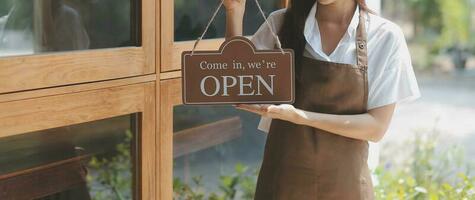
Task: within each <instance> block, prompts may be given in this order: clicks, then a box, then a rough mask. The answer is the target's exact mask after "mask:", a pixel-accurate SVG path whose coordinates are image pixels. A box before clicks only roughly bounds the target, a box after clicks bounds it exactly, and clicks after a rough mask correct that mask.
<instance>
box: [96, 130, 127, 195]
mask: <svg viewBox="0 0 475 200" xmlns="http://www.w3.org/2000/svg"><path fill="white" fill-rule="evenodd" d="M125 135H126V138H125V140H124V142H122V143H119V144H117V146H116V151H117V154H115V155H114V156H113V157H106V156H104V157H98V156H94V157H92V159H91V160H90V161H89V165H88V169H90V171H91V172H92V173H89V174H88V175H87V180H88V183H89V184H88V186H89V190H90V191H91V193H92V194H94V196H93V199H95V200H102V199H119V200H126V199H132V194H131V188H132V181H130V180H132V178H131V177H132V174H131V165H130V163H131V155H130V142H131V141H132V138H133V135H132V132H131V131H130V130H127V131H126V134H125ZM96 182H98V183H100V185H95V184H97V183H96Z"/></svg>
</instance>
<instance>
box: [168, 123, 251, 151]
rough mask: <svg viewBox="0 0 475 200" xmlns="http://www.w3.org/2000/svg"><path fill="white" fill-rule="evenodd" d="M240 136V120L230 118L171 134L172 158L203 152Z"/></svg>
mask: <svg viewBox="0 0 475 200" xmlns="http://www.w3.org/2000/svg"><path fill="white" fill-rule="evenodd" d="M241 135H242V123H241V118H239V117H232V118H228V119H224V120H220V121H217V122H213V123H209V124H206V125H202V126H198V127H194V128H190V129H186V130H182V131H179V132H176V133H174V134H173V157H174V158H177V157H180V156H183V155H187V154H190V153H194V152H197V151H200V150H204V149H207V148H210V147H213V146H216V145H219V144H222V143H225V142H228V141H231V140H233V139H236V138H238V137H240V136H241Z"/></svg>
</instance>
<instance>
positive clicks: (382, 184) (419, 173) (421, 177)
mask: <svg viewBox="0 0 475 200" xmlns="http://www.w3.org/2000/svg"><path fill="white" fill-rule="evenodd" d="M438 138H439V132H438V131H436V130H432V131H431V132H429V133H417V134H416V137H415V139H414V140H413V141H411V142H409V145H410V146H412V149H411V151H410V154H409V158H410V159H407V160H406V162H404V163H402V164H399V165H396V166H392V165H391V163H389V162H388V163H386V164H385V165H384V166H385V167H380V168H378V169H377V170H376V173H375V174H376V176H377V182H378V184H377V186H376V187H375V193H376V197H377V199H381V200H383V199H384V200H386V199H387V200H393V199H396V200H398V199H401V200H402V199H414V200H422V199H424V200H425V199H429V200H439V199H447V200H452V199H467V200H468V199H475V188H474V185H475V177H473V176H471V174H470V171H471V169H472V168H471V166H470V165H469V163H468V162H467V161H466V160H465V158H464V151H463V149H462V148H460V147H459V146H457V145H451V146H449V147H448V148H446V149H444V150H438V149H437V148H436V147H438V146H439V145H438V144H439V142H438V141H439V140H438Z"/></svg>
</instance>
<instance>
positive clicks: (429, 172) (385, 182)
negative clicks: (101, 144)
mask: <svg viewBox="0 0 475 200" xmlns="http://www.w3.org/2000/svg"><path fill="white" fill-rule="evenodd" d="M438 135H439V133H438V132H437V131H435V130H434V131H432V132H429V133H417V134H416V137H415V139H414V140H413V141H409V142H407V143H406V144H405V145H404V149H407V147H411V149H410V152H409V153H410V156H409V157H410V159H406V162H404V163H402V164H400V165H395V164H392V163H389V162H388V163H386V164H385V165H384V167H380V168H378V169H377V170H376V172H375V175H376V178H377V180H376V184H375V188H374V189H375V195H376V199H379V200H403V199H413V200H422V199H424V200H425V199H428V200H439V199H440V200H443V199H447V200H452V199H461V200H463V199H467V200H468V199H475V177H474V176H472V175H471V174H470V172H471V169H472V168H471V167H470V166H469V165H468V163H467V161H466V160H465V158H464V152H463V149H462V148H460V147H459V146H456V145H452V146H450V147H448V148H447V149H445V150H443V151H439V150H438V148H437V149H436V147H438V146H439V145H438V141H439V140H438ZM391 159H392V158H391ZM246 171H248V168H247V167H245V166H243V165H240V164H239V165H237V166H236V172H235V173H234V174H233V175H230V176H221V183H220V186H219V188H220V191H221V192H220V193H219V194H218V193H214V192H206V191H204V190H203V183H202V182H201V178H200V177H198V178H196V177H195V178H193V184H192V185H191V184H186V183H183V182H182V181H181V180H180V179H179V178H175V180H174V187H173V188H174V193H175V194H174V195H175V196H174V199H175V200H234V199H252V198H253V196H254V189H255V183H256V182H255V181H256V177H255V176H256V174H249V173H246ZM238 194H242V195H241V196H239V195H238ZM238 197H239V198H238Z"/></svg>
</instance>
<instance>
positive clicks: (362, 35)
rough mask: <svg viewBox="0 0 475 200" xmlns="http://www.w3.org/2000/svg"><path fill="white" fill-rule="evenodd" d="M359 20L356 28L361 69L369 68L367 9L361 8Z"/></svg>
mask: <svg viewBox="0 0 475 200" xmlns="http://www.w3.org/2000/svg"><path fill="white" fill-rule="evenodd" d="M359 9H360V10H359V12H360V13H359V22H358V28H357V29H356V60H357V65H358V67H360V68H361V69H364V70H366V69H367V68H368V47H367V33H366V15H367V13H366V11H364V9H362V8H359Z"/></svg>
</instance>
